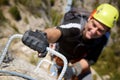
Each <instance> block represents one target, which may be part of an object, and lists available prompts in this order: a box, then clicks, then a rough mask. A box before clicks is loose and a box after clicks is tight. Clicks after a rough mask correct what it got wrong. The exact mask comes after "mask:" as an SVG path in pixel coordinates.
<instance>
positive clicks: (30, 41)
mask: <svg viewBox="0 0 120 80" xmlns="http://www.w3.org/2000/svg"><path fill="white" fill-rule="evenodd" d="M22 42H23V43H24V44H25V45H27V46H28V47H30V48H31V49H33V50H35V51H38V52H39V53H41V57H44V56H46V53H47V51H46V47H48V46H49V44H48V41H47V37H46V34H45V33H44V32H42V31H38V30H36V31H35V32H33V31H31V30H28V31H26V32H25V33H24V35H23V37H22Z"/></svg>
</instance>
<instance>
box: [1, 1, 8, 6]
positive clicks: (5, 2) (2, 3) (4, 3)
mask: <svg viewBox="0 0 120 80" xmlns="http://www.w3.org/2000/svg"><path fill="white" fill-rule="evenodd" d="M1 5H9V0H0V6H1Z"/></svg>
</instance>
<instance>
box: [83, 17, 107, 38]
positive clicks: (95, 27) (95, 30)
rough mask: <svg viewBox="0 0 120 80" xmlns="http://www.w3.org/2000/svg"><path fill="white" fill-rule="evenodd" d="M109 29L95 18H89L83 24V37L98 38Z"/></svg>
mask: <svg viewBox="0 0 120 80" xmlns="http://www.w3.org/2000/svg"><path fill="white" fill-rule="evenodd" d="M108 30H109V28H108V27H106V26H105V25H103V24H102V23H100V22H98V21H97V20H95V19H93V18H92V19H90V20H88V22H87V23H86V25H85V30H84V31H83V37H84V38H85V39H93V38H99V37H101V36H102V35H103V34H105V33H106V32H107V31H108Z"/></svg>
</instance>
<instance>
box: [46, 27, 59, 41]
mask: <svg viewBox="0 0 120 80" xmlns="http://www.w3.org/2000/svg"><path fill="white" fill-rule="evenodd" d="M44 32H45V33H47V40H48V42H49V43H54V42H56V41H57V40H58V39H59V38H60V36H61V31H60V30H59V29H56V28H48V29H45V30H44Z"/></svg>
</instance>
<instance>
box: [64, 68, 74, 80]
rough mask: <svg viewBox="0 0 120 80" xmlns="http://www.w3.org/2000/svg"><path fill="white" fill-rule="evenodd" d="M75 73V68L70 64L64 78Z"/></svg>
mask: <svg viewBox="0 0 120 80" xmlns="http://www.w3.org/2000/svg"><path fill="white" fill-rule="evenodd" d="M74 75H75V68H74V67H72V66H68V67H67V70H66V72H65V74H64V79H65V80H66V79H71V78H72V77H73V76H74Z"/></svg>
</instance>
